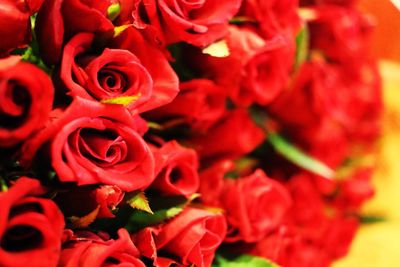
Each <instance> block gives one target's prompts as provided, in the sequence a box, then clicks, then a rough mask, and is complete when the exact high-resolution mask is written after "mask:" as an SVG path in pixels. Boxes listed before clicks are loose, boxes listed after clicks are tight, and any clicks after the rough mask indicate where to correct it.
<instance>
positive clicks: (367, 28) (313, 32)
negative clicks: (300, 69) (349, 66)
mask: <svg viewBox="0 0 400 267" xmlns="http://www.w3.org/2000/svg"><path fill="white" fill-rule="evenodd" d="M314 12H316V14H317V19H316V20H313V21H311V22H310V36H311V39H310V41H311V42H310V45H311V48H312V49H316V50H321V51H323V53H324V55H325V56H327V57H328V58H329V59H331V60H333V61H339V62H342V63H347V62H351V61H358V60H364V59H365V58H368V54H369V51H368V50H369V47H368V44H369V37H370V35H371V32H372V26H373V22H372V21H371V18H370V17H368V16H366V15H365V14H362V13H360V12H359V11H357V10H356V9H354V8H345V7H339V6H332V5H326V6H324V5H323V6H321V7H316V8H315V9H314Z"/></svg>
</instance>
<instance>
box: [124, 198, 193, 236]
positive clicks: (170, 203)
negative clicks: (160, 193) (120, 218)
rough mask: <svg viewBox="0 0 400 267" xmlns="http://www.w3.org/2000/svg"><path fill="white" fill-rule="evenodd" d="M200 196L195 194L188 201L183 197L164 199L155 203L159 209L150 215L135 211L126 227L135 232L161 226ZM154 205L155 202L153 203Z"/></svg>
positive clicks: (155, 209)
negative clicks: (148, 227)
mask: <svg viewBox="0 0 400 267" xmlns="http://www.w3.org/2000/svg"><path fill="white" fill-rule="evenodd" d="M198 196H199V194H193V195H192V196H190V197H189V199H186V198H184V197H182V196H176V197H162V199H160V200H161V202H160V201H154V203H155V206H157V203H158V205H159V207H156V208H153V213H152V214H149V213H146V212H143V211H140V210H135V211H134V212H133V213H132V215H131V216H130V219H129V221H128V223H127V225H126V228H127V229H128V231H131V232H135V231H137V230H140V229H143V228H145V227H147V226H153V225H157V224H160V223H162V222H164V221H166V220H169V219H172V218H174V217H175V216H177V215H179V214H180V213H181V212H182V211H183V210H184V209H185V208H186V206H187V205H189V204H190V203H191V202H192V201H193V200H194V199H195V198H197V197H198ZM152 203H153V202H152Z"/></svg>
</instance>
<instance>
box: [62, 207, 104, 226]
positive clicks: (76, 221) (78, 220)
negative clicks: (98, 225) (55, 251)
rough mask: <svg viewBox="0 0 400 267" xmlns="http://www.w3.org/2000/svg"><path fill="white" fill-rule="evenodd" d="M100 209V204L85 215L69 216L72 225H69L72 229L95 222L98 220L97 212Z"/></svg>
mask: <svg viewBox="0 0 400 267" xmlns="http://www.w3.org/2000/svg"><path fill="white" fill-rule="evenodd" d="M99 210H100V205H99V206H97V208H95V209H94V210H93V211H91V212H90V213H88V214H87V215H85V216H83V217H77V216H71V217H68V218H67V219H68V221H70V225H69V226H68V227H70V228H72V229H76V228H86V227H88V226H89V225H90V224H91V223H93V222H94V221H95V220H96V218H97V214H99Z"/></svg>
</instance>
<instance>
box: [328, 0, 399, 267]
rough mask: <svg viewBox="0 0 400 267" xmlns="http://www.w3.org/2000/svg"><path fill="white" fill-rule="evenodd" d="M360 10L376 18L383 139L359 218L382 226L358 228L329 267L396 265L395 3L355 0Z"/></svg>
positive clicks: (374, 50)
mask: <svg viewBox="0 0 400 267" xmlns="http://www.w3.org/2000/svg"><path fill="white" fill-rule="evenodd" d="M396 5H397V6H398V7H396ZM360 8H362V9H363V10H364V11H366V12H368V13H370V14H372V15H373V16H374V17H375V19H376V23H377V25H376V29H375V32H374V35H373V40H372V47H371V49H372V53H373V54H374V55H375V56H377V57H379V58H380V69H381V74H382V78H383V86H384V101H385V113H384V118H383V136H382V138H381V140H380V144H379V152H378V155H377V170H376V172H375V175H374V180H373V182H374V185H375V188H376V194H375V197H374V198H373V199H372V201H370V202H369V203H367V204H366V205H365V207H364V209H363V214H364V215H368V216H376V217H380V218H384V221H382V222H376V223H371V224H365V225H363V226H362V227H361V229H360V230H359V232H358V234H357V236H356V238H355V240H354V242H353V244H352V247H351V249H350V253H349V255H348V256H347V257H346V258H344V259H342V260H340V261H338V262H337V263H335V264H334V267H358V266H363V267H369V266H371V267H372V266H373V267H397V266H400V9H399V8H400V0H392V1H389V0H361V1H360Z"/></svg>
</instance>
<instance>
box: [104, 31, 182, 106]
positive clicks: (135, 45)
mask: <svg viewBox="0 0 400 267" xmlns="http://www.w3.org/2000/svg"><path fill="white" fill-rule="evenodd" d="M111 47H112V48H117V49H122V50H128V51H130V52H131V53H132V54H134V55H135V56H136V57H137V58H138V59H139V60H140V63H141V64H142V66H143V67H145V68H146V70H147V71H148V72H149V74H150V76H151V78H152V79H153V93H152V95H151V98H150V99H149V101H147V103H146V104H145V105H143V106H142V107H141V109H140V110H141V111H148V110H151V109H154V108H157V107H160V106H163V105H166V104H168V103H169V102H171V101H172V100H173V99H174V98H175V96H176V95H177V94H178V92H179V79H178V77H177V75H176V74H175V72H174V70H173V69H172V67H171V66H170V64H169V62H168V61H167V59H166V57H165V56H164V54H163V52H162V51H161V50H159V49H158V48H157V47H155V46H154V45H152V44H151V43H150V42H149V41H147V39H145V38H144V37H143V35H142V34H141V33H140V32H139V31H138V30H136V29H134V28H133V27H129V28H127V29H126V30H124V31H123V32H122V33H121V34H120V35H119V36H118V37H117V38H114V39H113V42H112V44H111Z"/></svg>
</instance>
